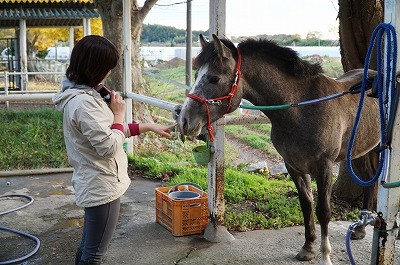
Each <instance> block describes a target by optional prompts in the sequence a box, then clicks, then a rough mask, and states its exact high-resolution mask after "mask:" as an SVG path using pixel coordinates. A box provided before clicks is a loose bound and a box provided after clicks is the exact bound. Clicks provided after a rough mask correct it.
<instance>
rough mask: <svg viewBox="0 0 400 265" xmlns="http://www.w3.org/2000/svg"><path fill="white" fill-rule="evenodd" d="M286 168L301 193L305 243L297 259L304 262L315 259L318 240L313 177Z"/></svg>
mask: <svg viewBox="0 0 400 265" xmlns="http://www.w3.org/2000/svg"><path fill="white" fill-rule="evenodd" d="M286 168H287V170H288V172H289V174H290V176H291V178H292V180H293V182H294V184H295V185H296V188H297V191H298V193H299V201H300V207H301V210H302V212H303V218H304V227H305V242H304V245H303V247H302V248H301V250H300V251H299V253H297V255H296V258H297V259H298V260H302V261H305V260H312V259H313V258H314V257H315V251H314V241H315V239H316V234H315V223H314V215H313V194H312V190H311V177H310V176H309V175H302V174H300V173H299V172H297V171H295V170H294V169H293V168H291V167H290V166H289V165H288V164H286Z"/></svg>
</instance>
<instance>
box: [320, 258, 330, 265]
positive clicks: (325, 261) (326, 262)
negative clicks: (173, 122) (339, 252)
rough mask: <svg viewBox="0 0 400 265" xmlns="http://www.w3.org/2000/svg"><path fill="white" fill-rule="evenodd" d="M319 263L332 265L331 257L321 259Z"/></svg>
mask: <svg viewBox="0 0 400 265" xmlns="http://www.w3.org/2000/svg"><path fill="white" fill-rule="evenodd" d="M319 265H332V262H331V259H330V258H329V259H324V260H320V261H319Z"/></svg>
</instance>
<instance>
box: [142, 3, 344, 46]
mask: <svg viewBox="0 0 400 265" xmlns="http://www.w3.org/2000/svg"><path fill="white" fill-rule="evenodd" d="M185 1H186V0H158V1H157V4H156V5H155V6H154V7H153V8H152V9H151V11H150V13H149V14H148V15H147V17H146V18H145V20H144V23H145V24H159V25H165V26H173V27H176V28H180V29H185V28H186V2H185ZM143 2H144V0H141V1H140V0H139V1H138V3H139V5H140V4H142V3H143ZM209 2H210V0H192V30H207V29H208V27H209V26H208V25H209ZM337 2H338V1H337V0H226V35H228V36H255V35H259V34H267V35H274V34H300V35H301V36H302V37H303V38H305V37H306V36H307V33H308V32H311V31H318V32H321V33H322V38H326V39H337V38H338V25H339V21H338V20H337V14H338V9H339V8H338V3H337Z"/></svg>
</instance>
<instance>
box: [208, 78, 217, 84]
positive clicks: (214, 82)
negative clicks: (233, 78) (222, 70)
mask: <svg viewBox="0 0 400 265" xmlns="http://www.w3.org/2000/svg"><path fill="white" fill-rule="evenodd" d="M218 81H219V77H218V76H212V77H210V83H211V84H216V83H218Z"/></svg>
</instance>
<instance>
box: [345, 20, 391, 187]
mask: <svg viewBox="0 0 400 265" xmlns="http://www.w3.org/2000/svg"><path fill="white" fill-rule="evenodd" d="M384 33H386V45H387V46H386V47H387V54H386V62H387V65H386V69H385V70H386V73H387V78H386V84H385V87H386V88H387V93H388V95H389V93H391V94H390V95H393V94H394V91H395V88H396V58H397V39H396V29H395V28H394V27H393V26H392V25H390V24H386V23H381V24H379V25H378V26H377V27H376V29H375V30H374V32H373V33H372V37H371V42H370V44H369V47H368V52H367V55H366V58H365V64H364V75H363V80H362V81H363V82H362V87H361V93H360V102H359V105H358V109H357V115H356V118H355V121H354V126H353V130H352V132H351V136H350V141H349V148H348V150H347V167H348V169H349V172H350V175H351V176H352V178H353V179H354V181H355V182H357V183H358V184H359V185H360V186H370V185H372V184H374V183H375V182H376V181H377V180H378V178H379V176H380V174H381V172H382V168H383V163H384V160H385V159H387V157H385V155H384V152H381V154H380V159H379V165H378V169H377V171H376V173H375V176H374V177H373V178H372V179H371V180H369V181H363V180H361V179H360V178H359V177H358V176H357V175H356V174H355V172H354V170H353V166H352V164H351V160H352V158H351V153H352V151H353V145H354V140H355V135H356V133H357V128H358V124H359V122H360V119H361V112H362V108H363V105H364V97H365V90H366V83H367V78H368V69H369V62H370V60H371V53H372V50H373V48H374V44H375V41H376V42H377V61H378V66H377V71H378V76H377V78H378V102H379V114H380V127H381V141H380V147H385V143H386V142H387V139H386V135H385V133H386V124H385V111H384V108H383V107H384V99H383V81H382V78H383V73H382V63H381V62H382V53H383V51H382V40H383V34H384Z"/></svg>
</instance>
